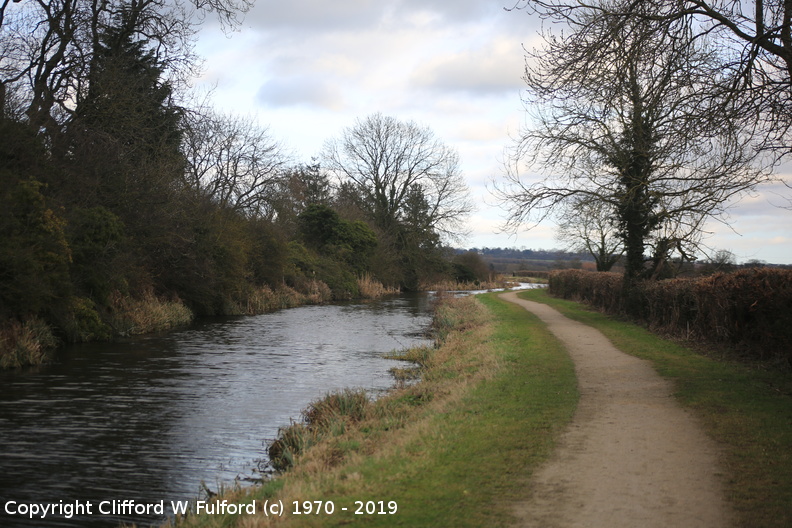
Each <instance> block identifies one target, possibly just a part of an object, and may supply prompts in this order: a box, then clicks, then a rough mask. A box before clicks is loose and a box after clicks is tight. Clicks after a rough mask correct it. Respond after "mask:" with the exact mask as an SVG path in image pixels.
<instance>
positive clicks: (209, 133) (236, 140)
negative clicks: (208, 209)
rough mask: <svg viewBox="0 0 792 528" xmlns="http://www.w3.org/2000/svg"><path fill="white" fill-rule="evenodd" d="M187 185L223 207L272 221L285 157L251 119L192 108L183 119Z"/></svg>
mask: <svg viewBox="0 0 792 528" xmlns="http://www.w3.org/2000/svg"><path fill="white" fill-rule="evenodd" d="M184 129H185V130H184V142H183V146H182V149H183V152H184V156H185V158H186V160H187V170H186V171H185V183H186V185H187V186H188V187H189V188H191V189H193V190H195V191H197V192H198V193H200V194H201V195H202V196H204V197H206V198H208V199H210V200H212V201H213V202H214V203H216V204H218V205H219V206H220V207H222V208H223V209H229V210H233V211H235V212H238V213H241V214H244V215H246V216H248V217H258V218H266V219H267V220H272V219H273V217H274V215H275V212H276V211H275V204H274V200H275V199H276V193H277V191H278V189H279V187H280V185H281V183H282V181H281V180H282V179H283V177H284V174H283V173H284V170H285V166H286V162H287V156H286V154H285V152H284V149H283V148H282V147H281V146H280V144H279V143H278V142H277V141H276V140H275V139H274V138H273V137H272V135H271V134H270V132H269V130H268V129H267V128H266V127H262V126H259V125H258V124H257V123H256V122H255V121H254V120H253V119H250V118H244V117H237V116H231V115H223V114H218V113H217V112H215V111H212V110H210V109H199V110H193V111H190V112H187V113H186V116H185V120H184Z"/></svg>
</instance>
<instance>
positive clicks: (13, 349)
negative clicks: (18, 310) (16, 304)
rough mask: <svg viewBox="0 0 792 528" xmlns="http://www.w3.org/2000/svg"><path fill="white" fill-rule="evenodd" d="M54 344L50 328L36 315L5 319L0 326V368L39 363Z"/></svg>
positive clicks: (46, 356)
mask: <svg viewBox="0 0 792 528" xmlns="http://www.w3.org/2000/svg"><path fill="white" fill-rule="evenodd" d="M56 345H57V339H56V338H55V336H54V335H53V334H52V329H51V328H50V327H49V326H48V325H47V324H46V323H45V322H44V321H42V320H41V319H39V318H37V317H30V318H28V319H25V320H24V321H22V322H20V321H17V320H11V321H7V322H5V324H3V325H2V327H0V368H3V369H7V368H17V367H23V366H25V365H40V364H41V363H43V362H45V361H46V360H47V359H48V352H49V351H50V350H52V349H53V348H55V346H56Z"/></svg>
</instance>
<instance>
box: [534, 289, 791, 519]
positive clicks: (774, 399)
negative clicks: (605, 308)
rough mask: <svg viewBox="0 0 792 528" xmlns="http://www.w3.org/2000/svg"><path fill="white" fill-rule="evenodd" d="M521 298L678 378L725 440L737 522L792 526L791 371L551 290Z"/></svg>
mask: <svg viewBox="0 0 792 528" xmlns="http://www.w3.org/2000/svg"><path fill="white" fill-rule="evenodd" d="M520 297H522V298H524V299H529V300H533V301H538V302H543V303H546V304H548V305H550V306H552V307H553V308H555V309H557V310H559V311H560V312H561V313H563V314H564V315H566V316H567V317H569V318H570V319H574V320H576V321H580V322H582V323H585V324H588V325H591V326H593V327H595V328H597V329H599V330H600V331H601V332H602V333H603V334H605V335H606V336H607V337H608V338H609V339H610V340H611V341H612V342H613V343H614V344H615V345H616V347H617V348H619V349H620V350H622V351H624V352H627V353H629V354H632V355H634V356H637V357H640V358H643V359H648V360H650V361H651V362H652V363H653V364H654V366H655V368H656V369H657V371H658V373H660V374H661V375H662V376H665V377H667V378H670V379H672V380H673V381H674V382H675V387H676V397H677V399H678V400H679V401H680V403H681V404H682V405H684V406H685V407H687V408H690V409H692V410H694V411H695V413H696V414H697V415H698V416H699V418H700V419H701V421H702V423H703V425H704V426H705V427H706V430H707V432H708V434H709V435H710V436H711V437H712V438H713V439H715V440H716V441H717V442H718V443H719V444H720V445H721V446H722V449H723V460H724V469H725V471H726V475H725V478H724V482H725V483H726V487H727V493H728V496H729V497H728V498H729V500H730V501H731V503H732V504H733V506H734V508H735V511H736V513H737V515H738V517H739V525H740V526H746V527H748V526H750V527H756V528H759V527H788V526H792V506H790V505H792V379H790V373H789V372H782V371H777V370H769V369H764V368H761V367H758V366H751V365H745V364H738V363H734V362H727V361H723V360H716V359H713V358H710V357H706V356H705V355H702V354H700V353H697V352H695V351H693V350H691V349H690V348H687V347H685V346H682V345H680V344H678V343H675V342H673V341H669V340H666V339H663V338H661V337H658V336H657V335H655V334H652V333H650V332H649V331H648V330H646V329H644V328H642V327H640V326H638V325H635V324H632V323H628V322H624V321H618V320H616V319H613V318H610V317H608V316H605V315H603V314H601V313H599V312H596V311H594V310H592V309H590V308H587V307H586V306H584V305H581V304H579V303H575V302H572V301H565V300H562V299H557V298H554V297H551V296H549V295H548V294H547V292H546V291H545V290H527V291H525V292H521V293H520Z"/></svg>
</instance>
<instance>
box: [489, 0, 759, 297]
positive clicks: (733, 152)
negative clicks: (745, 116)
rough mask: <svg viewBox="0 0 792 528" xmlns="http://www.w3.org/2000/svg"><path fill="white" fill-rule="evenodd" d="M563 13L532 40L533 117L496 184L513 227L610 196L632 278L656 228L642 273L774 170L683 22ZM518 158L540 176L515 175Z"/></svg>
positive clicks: (712, 60)
mask: <svg viewBox="0 0 792 528" xmlns="http://www.w3.org/2000/svg"><path fill="white" fill-rule="evenodd" d="M625 3H629V2H625ZM576 5H577V3H576ZM610 5H612V6H614V5H615V3H614V4H610ZM564 15H565V16H566V17H567V19H568V20H569V21H570V26H571V27H570V31H569V32H565V33H563V34H561V35H555V34H552V33H549V32H546V33H544V35H543V37H544V45H543V47H542V48H541V49H539V50H534V51H532V52H528V57H527V61H526V75H525V80H526V83H527V85H528V91H527V94H526V97H525V103H526V106H527V108H528V110H529V112H531V117H532V119H533V120H532V121H531V124H529V126H528V127H527V128H526V129H525V130H524V131H523V133H522V136H521V138H520V139H519V141H518V143H517V145H516V147H515V150H514V153H513V158H512V160H511V161H512V163H511V164H510V166H509V167H508V169H509V171H508V173H507V175H506V180H505V182H504V183H500V184H496V189H495V191H496V195H497V196H499V197H500V199H501V200H502V203H503V205H504V206H505V207H506V208H507V211H508V213H509V217H508V225H509V226H510V227H512V228H517V227H519V226H520V225H522V224H524V223H526V222H532V221H541V220H542V219H544V218H545V217H546V216H547V215H548V214H551V213H554V212H555V211H556V209H558V208H559V207H560V206H562V205H563V204H564V202H566V201H568V200H572V199H581V198H583V199H586V200H599V201H602V202H604V203H606V204H608V206H609V207H611V208H612V210H613V211H615V218H614V221H615V223H616V225H617V226H618V230H619V236H620V237H621V239H622V241H623V243H624V246H625V254H626V277H627V279H628V280H627V283H630V282H631V281H632V280H634V279H637V278H639V277H642V276H645V275H646V273H647V271H646V270H645V260H646V259H645V251H646V248H647V244H648V243H649V242H650V241H651V240H652V238H653V237H654V239H655V240H654V250H655V253H658V252H659V253H658V254H657V255H656V256H657V258H654V259H653V263H654V264H655V266H654V268H653V269H651V270H649V272H648V273H649V274H650V275H653V274H654V271H655V270H656V269H657V266H658V265H660V264H662V263H663V262H665V261H666V260H667V259H668V256H669V252H671V251H674V250H681V249H682V248H685V247H686V244H685V243H683V241H686V242H687V243H692V244H693V245H695V241H696V238H697V236H698V234H699V233H700V232H699V229H700V227H701V225H702V223H703V221H704V220H705V219H709V218H715V219H722V218H723V214H724V212H725V210H726V209H727V207H728V206H729V205H730V204H731V203H732V202H733V201H734V200H735V199H737V198H739V197H740V196H742V195H743V194H744V193H746V192H749V191H750V190H752V189H753V188H755V187H756V186H757V185H758V184H760V183H762V182H764V181H768V180H769V179H771V176H770V173H769V170H766V169H767V166H765V167H764V168H761V167H760V168H756V165H755V164H757V163H760V162H761V161H762V160H761V159H760V157H759V156H758V155H757V153H756V151H755V150H753V149H752V145H751V139H752V138H751V136H750V135H749V134H746V133H745V132H744V131H743V129H742V128H741V127H740V122H739V120H738V119H736V118H735V115H736V113H737V112H738V111H739V110H738V109H737V108H736V107H735V106H734V105H731V106H729V105H723V104H722V102H721V101H720V100H719V99H717V97H716V96H715V94H713V93H712V91H711V90H710V88H711V87H712V86H713V84H717V83H718V82H719V80H721V79H722V77H723V75H725V74H724V72H723V71H722V69H721V68H720V64H719V62H718V61H717V60H716V59H717V57H716V56H715V54H714V52H713V51H712V49H711V47H709V45H708V43H707V41H706V40H704V39H693V38H691V37H690V33H689V31H688V27H687V26H685V25H684V24H675V22H668V23H666V24H664V25H661V24H659V23H649V22H646V21H645V20H644V19H642V18H640V17H633V18H630V19H625V18H623V17H619V16H609V14H608V12H607V11H605V10H603V9H601V8H599V7H596V8H589V9H583V8H574V9H570V10H569V11H567V12H565V13H564ZM686 35H687V37H686ZM526 161H527V162H528V163H529V165H530V166H532V167H534V168H539V169H541V170H543V171H545V172H546V174H547V175H546V177H544V178H542V179H530V178H527V177H525V176H522V175H521V174H520V167H521V164H522V163H524V162H526ZM664 232H667V233H666V234H665V235H664Z"/></svg>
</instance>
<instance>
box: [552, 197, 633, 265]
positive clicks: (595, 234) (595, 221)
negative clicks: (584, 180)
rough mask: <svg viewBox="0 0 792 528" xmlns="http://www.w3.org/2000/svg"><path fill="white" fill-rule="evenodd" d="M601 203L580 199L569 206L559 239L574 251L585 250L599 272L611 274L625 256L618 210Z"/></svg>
mask: <svg viewBox="0 0 792 528" xmlns="http://www.w3.org/2000/svg"><path fill="white" fill-rule="evenodd" d="M609 207H610V206H609V205H608V204H607V203H606V202H604V201H600V200H591V199H585V198H583V199H578V200H573V201H571V202H569V203H568V204H566V205H565V208H564V210H563V212H562V213H561V215H560V216H559V221H558V230H557V231H556V240H558V241H559V242H562V243H564V244H566V246H567V247H568V249H570V250H571V251H585V252H586V253H588V254H590V255H591V256H592V257H594V261H595V262H596V264H597V271H610V270H611V268H613V265H614V264H616V262H618V261H619V259H620V258H621V257H622V255H623V254H624V244H623V243H622V240H621V239H620V238H619V236H618V232H617V230H616V224H615V223H614V221H613V219H614V217H615V214H614V211H612V210H610V208H609Z"/></svg>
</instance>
